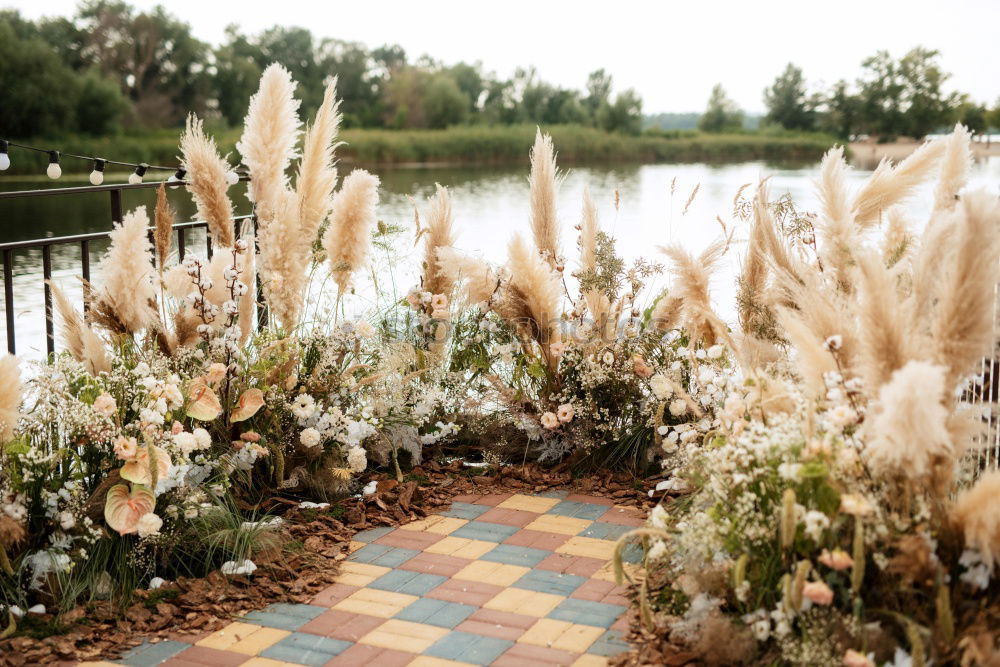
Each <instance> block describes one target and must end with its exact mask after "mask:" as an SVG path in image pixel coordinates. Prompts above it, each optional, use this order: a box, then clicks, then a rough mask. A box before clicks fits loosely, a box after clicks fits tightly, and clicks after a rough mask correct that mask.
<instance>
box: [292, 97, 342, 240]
mask: <svg viewBox="0 0 1000 667" xmlns="http://www.w3.org/2000/svg"><path fill="white" fill-rule="evenodd" d="M336 88H337V80H336V79H334V80H333V82H332V83H330V85H329V86H327V88H326V93H325V94H324V96H323V103H322V104H321V105H320V107H319V110H318V111H317V112H316V118H315V120H314V121H313V124H312V125H311V126H309V127H308V128H307V129H306V134H305V140H304V142H303V145H304V149H303V151H302V161H301V162H300V163H299V171H298V177H297V178H296V181H295V193H296V195H297V196H298V202H299V226H300V228H301V233H302V238H303V240H304V241H305V242H306V243H308V244H309V245H311V244H312V242H313V240H315V238H316V232H317V231H318V230H319V227H320V225H321V224H322V222H323V221H324V220H325V219H326V216H327V213H329V212H330V203H331V199H332V196H333V187H334V185H335V184H336V182H337V168H336V166H335V160H334V151H335V150H336V148H337V143H336V138H337V129H338V128H339V127H340V113H339V108H340V101H339V100H337V98H336Z"/></svg>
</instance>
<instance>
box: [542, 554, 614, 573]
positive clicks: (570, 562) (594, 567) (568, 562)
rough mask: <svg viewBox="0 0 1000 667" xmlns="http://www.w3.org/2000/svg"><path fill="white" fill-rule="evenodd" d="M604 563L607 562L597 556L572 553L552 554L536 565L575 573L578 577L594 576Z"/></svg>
mask: <svg viewBox="0 0 1000 667" xmlns="http://www.w3.org/2000/svg"><path fill="white" fill-rule="evenodd" d="M604 565H605V562H604V561H602V560H599V559H597V558H587V557H585V556H571V555H570V554H552V555H551V556H546V557H545V558H544V559H543V560H542V562H540V563H539V564H538V565H536V566H535V567H536V568H538V569H539V570H551V571H553V572H562V573H563V574H575V575H576V576H578V577H592V576H593V575H594V573H595V572H597V571H598V570H600V569H601V568H602V567H604Z"/></svg>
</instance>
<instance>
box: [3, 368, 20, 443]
mask: <svg viewBox="0 0 1000 667" xmlns="http://www.w3.org/2000/svg"><path fill="white" fill-rule="evenodd" d="M20 418H21V371H20V370H19V369H18V367H17V357H15V356H14V355H11V354H5V355H3V357H0V442H4V443H6V442H9V441H10V440H12V439H13V438H14V432H15V429H16V428H17V422H18V421H19V420H20Z"/></svg>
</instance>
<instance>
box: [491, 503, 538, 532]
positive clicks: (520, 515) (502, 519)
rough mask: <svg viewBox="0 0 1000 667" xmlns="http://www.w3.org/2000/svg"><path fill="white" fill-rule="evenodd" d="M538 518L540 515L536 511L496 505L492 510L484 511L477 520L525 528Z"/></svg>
mask: <svg viewBox="0 0 1000 667" xmlns="http://www.w3.org/2000/svg"><path fill="white" fill-rule="evenodd" d="M537 518H538V515H537V514H535V513H534V512H525V511H523V510H510V509H505V508H501V507H494V508H493V509H491V510H488V511H486V512H483V514H482V515H481V516H480V517H479V519H477V521H488V522H489V523H500V524H503V525H505V526H517V527H518V528H524V527H525V526H527V525H528V524H529V523H531V522H532V521H534V520H535V519H537Z"/></svg>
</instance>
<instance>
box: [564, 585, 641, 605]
mask: <svg viewBox="0 0 1000 667" xmlns="http://www.w3.org/2000/svg"><path fill="white" fill-rule="evenodd" d="M625 593H626V589H625V587H624V586H616V585H615V584H613V583H611V582H610V581H601V580H600V579H590V580H589V581H586V582H584V583H583V584H582V585H581V586H580V587H579V588H577V589H576V590H575V591H573V593H572V594H571V595H570V597H571V598H576V599H578V600H590V601H591V602H603V603H605V604H619V605H622V606H625V607H627V606H628V605H629V601H628V599H627V598H626V597H625Z"/></svg>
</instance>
